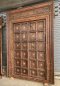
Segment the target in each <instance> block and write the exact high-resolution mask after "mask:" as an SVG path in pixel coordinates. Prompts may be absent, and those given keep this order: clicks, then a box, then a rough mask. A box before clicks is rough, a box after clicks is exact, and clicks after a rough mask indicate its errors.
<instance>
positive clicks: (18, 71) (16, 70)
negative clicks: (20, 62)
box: [14, 67, 21, 75]
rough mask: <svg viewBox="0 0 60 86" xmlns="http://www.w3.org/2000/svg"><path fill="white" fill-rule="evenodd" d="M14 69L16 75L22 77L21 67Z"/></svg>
mask: <svg viewBox="0 0 60 86" xmlns="http://www.w3.org/2000/svg"><path fill="white" fill-rule="evenodd" d="M14 69H15V71H14V73H15V74H16V75H20V74H21V69H20V68H19V67H15V68H14Z"/></svg>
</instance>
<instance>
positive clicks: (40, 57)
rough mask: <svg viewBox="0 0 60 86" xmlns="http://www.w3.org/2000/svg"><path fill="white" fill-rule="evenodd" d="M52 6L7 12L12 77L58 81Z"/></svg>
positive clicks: (48, 3)
mask: <svg viewBox="0 0 60 86" xmlns="http://www.w3.org/2000/svg"><path fill="white" fill-rule="evenodd" d="M52 6H53V4H52V2H47V3H44V4H43V3H42V4H38V5H35V6H32V7H27V8H22V9H20V10H15V11H10V12H7V14H8V15H7V16H8V17H7V48H8V49H7V57H8V60H7V61H8V76H10V77H15V78H21V79H26V80H33V81H38V82H43V83H45V82H47V83H54V74H53V73H54V71H53V70H54V68H53V43H52V39H53V37H52V18H53V17H52V13H53V11H52Z"/></svg>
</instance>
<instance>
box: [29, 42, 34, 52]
mask: <svg viewBox="0 0 60 86" xmlns="http://www.w3.org/2000/svg"><path fill="white" fill-rule="evenodd" d="M35 49H36V43H35V42H30V43H29V50H32V51H33V50H35Z"/></svg>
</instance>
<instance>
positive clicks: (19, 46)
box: [15, 42, 21, 50]
mask: <svg viewBox="0 0 60 86" xmlns="http://www.w3.org/2000/svg"><path fill="white" fill-rule="evenodd" d="M16 49H17V50H18V49H21V43H19V42H17V43H15V50H16Z"/></svg>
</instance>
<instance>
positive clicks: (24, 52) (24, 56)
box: [22, 51, 28, 59]
mask: <svg viewBox="0 0 60 86" xmlns="http://www.w3.org/2000/svg"><path fill="white" fill-rule="evenodd" d="M22 59H28V52H27V51H22Z"/></svg>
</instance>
